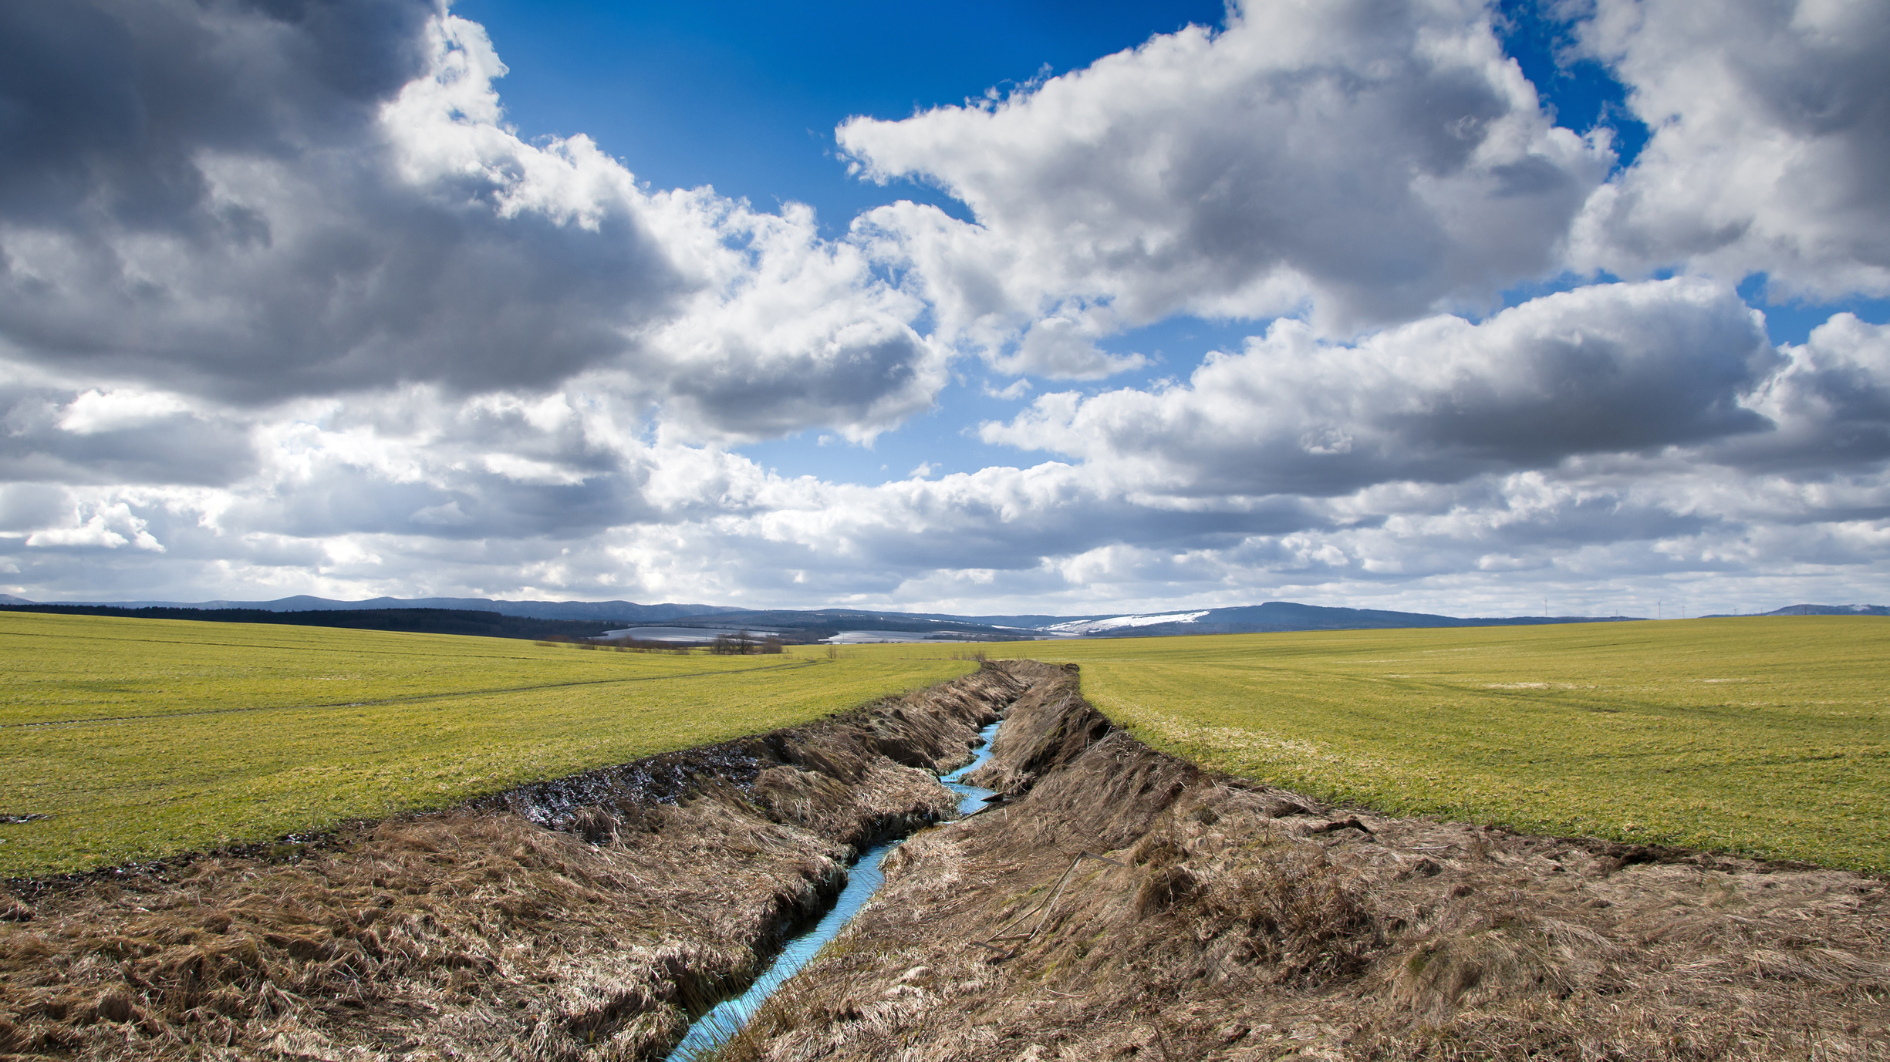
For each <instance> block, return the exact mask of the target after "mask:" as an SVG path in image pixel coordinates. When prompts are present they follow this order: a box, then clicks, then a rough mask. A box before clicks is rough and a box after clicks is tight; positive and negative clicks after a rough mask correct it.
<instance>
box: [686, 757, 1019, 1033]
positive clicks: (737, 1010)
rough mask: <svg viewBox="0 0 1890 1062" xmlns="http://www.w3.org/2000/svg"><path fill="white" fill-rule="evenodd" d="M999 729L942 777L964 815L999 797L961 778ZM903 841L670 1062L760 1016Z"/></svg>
mask: <svg viewBox="0 0 1890 1062" xmlns="http://www.w3.org/2000/svg"><path fill="white" fill-rule="evenodd" d="M997 730H998V724H997V723H992V724H991V725H990V726H987V727H985V728H984V729H983V730H980V731H979V732H978V737H979V738H980V743H979V745H978V747H977V748H976V749H975V750H973V751H974V753H975V755H974V756H973V758H972V761H971V762H970V763H968V764H966V765H964V766H963V767H960V768H959V769H957V770H955V771H953V772H952V773H950V774H948V775H945V776H944V777H943V778H941V779H939V780H940V781H941V782H944V783H945V785H946V787H947V788H949V789H951V790H952V791H953V792H955V793H957V794H958V812H959V814H961V815H969V814H971V813H972V812H974V811H977V810H978V809H979V808H981V807H983V806H984V802H985V800H986V799H987V798H989V797H991V796H993V795H994V794H993V793H992V791H991V790H989V789H980V788H978V787H977V786H975V785H966V784H965V783H964V782H963V781H961V779H963V778H964V777H965V775H967V774H970V773H971V772H972V771H975V770H977V769H978V768H979V767H982V766H984V761H986V760H988V759H990V758H991V739H992V738H994V737H996V736H997ZM901 843H903V842H901V841H891V842H888V843H886V844H882V845H877V846H875V847H872V848H869V849H867V850H866V851H865V852H862V853H860V858H859V860H858V861H856V862H855V863H854V864H853V867H852V869H851V870H850V871H849V872H848V874H847V885H846V888H844V889H842V890H840V898H839V899H837V900H835V901H834V905H833V909H832V910H830V911H828V912H827V913H826V914H824V915H822V916H821V919H820V921H819V922H817V923H815V924H814V928H812V929H810V930H808V931H807V932H805V933H802V934H801V935H799V936H797V937H794V938H793V939H791V940H789V941H788V942H787V946H786V947H784V948H782V949H781V953H780V954H779V955H776V956H775V957H774V961H773V962H772V963H769V964H768V968H767V969H766V970H764V971H762V974H761V976H760V977H758V978H756V979H755V983H754V984H752V985H750V986H749V987H748V991H746V992H743V993H742V994H741V995H739V996H736V997H734V998H733V999H725V1000H723V1001H722V1002H720V1003H718V1004H716V1005H715V1007H714V1008H713V1009H711V1010H710V1011H709V1012H708V1013H707V1014H704V1015H703V1016H702V1017H700V1018H697V1019H696V1020H695V1022H694V1023H693V1024H691V1025H690V1026H689V1035H688V1036H685V1037H684V1038H683V1041H682V1043H679V1044H677V1045H676V1047H675V1049H674V1050H673V1051H671V1052H670V1053H669V1060H668V1062H695V1059H696V1058H697V1056H699V1055H702V1054H704V1053H706V1052H708V1051H710V1050H711V1049H713V1048H715V1047H716V1046H718V1045H720V1044H722V1043H723V1042H724V1041H726V1040H727V1039H728V1038H729V1037H731V1036H734V1035H735V1034H736V1033H738V1032H740V1031H741V1028H742V1026H744V1025H746V1024H748V1019H750V1018H752V1017H754V1015H755V1011H757V1010H759V1009H761V1004H762V1003H764V1002H766V1001H767V999H768V997H769V996H771V995H773V994H774V990H775V989H777V988H779V987H781V985H782V984H783V983H784V982H786V981H787V979H788V978H790V977H793V976H794V974H795V973H796V972H797V971H798V970H800V968H801V967H803V966H805V965H807V961H808V960H809V959H812V958H813V957H814V955H815V954H816V953H817V952H819V951H820V949H821V948H822V947H825V946H826V944H827V942H828V941H830V940H832V939H833V938H834V937H836V936H838V935H839V934H840V931H841V930H842V929H844V928H846V924H847V923H848V922H850V921H852V920H853V916H854V915H856V914H858V913H859V911H860V908H861V907H864V906H865V905H866V901H867V899H868V898H869V897H871V896H872V895H873V893H874V892H877V891H878V890H879V886H880V882H882V881H884V880H885V878H884V876H883V875H881V874H880V872H879V864H880V861H881V860H883V859H885V858H886V853H888V852H890V851H892V850H893V849H894V848H897V847H899V845H900V844H901Z"/></svg>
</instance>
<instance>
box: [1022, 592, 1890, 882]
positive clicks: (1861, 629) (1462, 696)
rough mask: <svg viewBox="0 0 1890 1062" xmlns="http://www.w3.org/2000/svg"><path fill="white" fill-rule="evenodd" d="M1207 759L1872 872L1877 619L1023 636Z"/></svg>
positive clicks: (1426, 802)
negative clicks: (1055, 638)
mask: <svg viewBox="0 0 1890 1062" xmlns="http://www.w3.org/2000/svg"><path fill="white" fill-rule="evenodd" d="M1029 652H1030V655H1032V656H1035V657H1037V658H1038V659H1042V660H1053V661H1059V662H1061V661H1074V662H1076V663H1078V664H1079V665H1080V666H1081V667H1082V681H1083V690H1084V693H1085V695H1086V696H1088V697H1089V699H1090V700H1091V701H1092V702H1093V703H1095V704H1096V706H1097V707H1098V708H1100V709H1102V710H1103V711H1104V712H1106V713H1108V714H1109V716H1110V717H1111V718H1113V719H1115V720H1116V721H1117V722H1119V723H1122V724H1123V725H1125V726H1128V727H1130V728H1131V729H1132V730H1133V731H1134V732H1135V733H1136V735H1137V736H1138V737H1140V738H1142V739H1143V740H1144V741H1146V742H1148V743H1149V744H1151V745H1154V746H1156V747H1158V748H1162V749H1164V750H1167V751H1169V752H1173V753H1176V754H1179V755H1182V756H1184V757H1186V758H1188V759H1190V760H1193V761H1194V762H1196V763H1199V764H1201V765H1203V766H1206V767H1210V768H1215V769H1219V770H1223V771H1227V772H1229V773H1233V774H1238V775H1241V776H1245V777H1248V778H1253V779H1258V780H1261V781H1265V782H1270V783H1273V784H1276V785H1280V786H1285V787H1288V788H1292V789H1295V790H1298V791H1301V792H1305V793H1309V794H1312V795H1316V796H1318V797H1321V798H1323V799H1328V800H1334V801H1340V802H1348V803H1356V804H1361V805H1365V806H1368V807H1373V808H1377V809H1380V810H1383V811H1387V812H1392V813H1398V814H1414V815H1415V814H1429V815H1437V816H1444V817H1449V818H1454V819H1463V820H1468V821H1473V822H1483V823H1489V824H1500V825H1505V826H1509V827H1512V828H1515V829H1518V830H1523V831H1527V832H1532V833H1547V834H1558V835H1571V836H1596V837H1606V838H1613V839H1617V840H1626V841H1639V842H1645V843H1664V844H1674V845H1683V846H1688V847H1698V848H1710V849H1715V850H1719V851H1726V852H1734V853H1742V854H1747V855H1755V856H1761V857H1769V858H1781V859H1796V860H1804V861H1808V862H1814V863H1819V864H1823V865H1826V866H1834V867H1844V868H1850V869H1857V870H1867V871H1876V872H1885V871H1890V620H1885V619H1879V618H1870V617H1835V616H1832V617H1826V616H1792V617H1777V618H1769V617H1768V618H1743V619H1725V620H1675V621H1667V622H1660V623H1597V624H1570V625H1560V626H1550V627H1488V628H1470V629H1454V630H1405V631H1345V632H1330V633H1328V632H1316V633H1293V634H1251V635H1222V636H1211V637H1190V638H1139V639H1109V640H1100V641H1091V642H1057V643H1037V644H1034V645H1032V646H1030V650H1029Z"/></svg>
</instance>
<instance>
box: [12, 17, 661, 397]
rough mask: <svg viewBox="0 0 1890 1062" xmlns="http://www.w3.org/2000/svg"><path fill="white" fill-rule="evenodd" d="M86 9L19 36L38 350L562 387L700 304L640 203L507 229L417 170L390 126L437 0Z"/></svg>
mask: <svg viewBox="0 0 1890 1062" xmlns="http://www.w3.org/2000/svg"><path fill="white" fill-rule="evenodd" d="M69 6H70V11H69V12H68V5H59V8H58V9H57V11H58V13H57V14H53V13H52V12H54V10H55V9H54V8H53V7H50V6H47V5H36V4H24V5H11V6H10V7H8V9H7V11H8V14H7V15H6V16H5V17H6V18H7V19H9V20H10V23H11V24H10V25H7V26H5V27H4V30H3V31H0V40H4V41H6V42H7V43H6V45H5V47H6V48H7V49H8V50H9V52H11V53H12V55H11V58H13V59H17V60H19V62H18V64H17V65H16V64H13V63H9V62H7V61H6V57H0V70H7V71H10V73H8V74H6V75H3V76H5V78H6V81H5V83H4V84H0V93H3V94H4V99H0V130H4V136H5V141H4V142H5V145H6V148H5V150H4V151H0V159H3V160H4V161H3V162H0V336H4V337H5V339H6V340H8V341H10V342H11V344H12V345H13V346H14V347H15V349H16V351H17V352H18V354H20V355H22V356H25V357H27V358H31V359H35V360H38V361H41V362H43V363H46V364H48V365H54V366H58V367H59V368H61V369H63V370H65V371H67V372H74V371H80V372H87V373H92V374H99V375H110V376H115V377H118V378H132V379H141V380H146V381H154V382H160V383H162V384H164V385H166V386H169V387H173V388H180V387H181V388H188V389H191V390H195V391H198V392H202V393H207V394H212V395H215V396H217V397H220V398H222V399H225V400H230V401H238V402H267V401H271V400H275V399H278V398H281V397H284V396H288V395H297V394H311V393H330V392H337V391H348V390H357V389H363V388H372V387H379V386H385V385H388V384H392V383H397V382H402V381H434V382H439V383H442V384H445V385H447V386H449V387H451V388H453V389H456V390H461V391H479V390H487V389H492V388H501V387H528V388H545V387H549V386H553V385H555V384H556V383H557V382H558V381H560V380H562V379H564V378H566V377H568V376H570V375H572V374H573V373H575V372H578V371H580V370H582V369H583V368H585V367H587V366H590V365H594V364H597V363H599V362H602V361H605V360H607V359H610V358H613V357H616V356H620V355H622V354H624V353H625V352H627V351H631V350H633V349H634V348H635V333H636V332H638V331H639V330H641V329H645V328H647V327H648V326H649V325H651V324H652V323H654V322H658V321H661V320H663V319H665V318H666V317H667V316H668V315H670V314H671V313H672V312H673V309H674V307H673V302H674V300H675V298H676V297H678V296H679V295H680V294H681V293H682V292H683V291H685V290H686V289H687V287H688V285H687V284H686V283H685V282H684V281H682V280H681V279H680V277H679V276H678V274H677V273H676V271H675V269H674V268H673V267H672V265H671V264H670V262H669V260H668V259H667V258H666V256H665V254H664V252H663V251H662V249H661V248H660V247H659V246H657V245H656V243H655V242H654V240H653V239H652V238H651V237H649V236H648V235H647V234H646V233H645V232H644V231H643V229H642V225H641V223H640V222H639V221H638V220H637V219H636V218H634V217H632V216H629V215H628V214H626V213H625V212H623V211H622V210H618V211H616V212H607V213H606V214H605V215H604V216H603V217H601V218H599V219H597V221H596V223H595V224H594V225H593V226H591V227H586V226H583V225H578V224H570V223H560V222H559V221H558V220H554V219H553V218H552V217H548V216H546V215H545V214H544V213H540V212H529V211H527V212H520V213H517V214H515V215H514V216H502V215H501V214H500V213H499V212H497V211H496V210H495V204H494V203H493V202H492V201H491V196H492V189H491V188H490V187H489V186H487V185H486V184H482V183H481V182H470V183H469V182H465V181H461V182H459V183H458V184H457V185H455V184H453V183H451V182H447V183H443V184H440V185H437V186H430V187H417V186H414V185H412V184H410V183H408V182H405V181H403V180H401V179H399V178H398V176H397V175H396V174H395V172H394V163H393V161H392V159H391V157H390V156H389V154H388V147H387V143H386V133H385V131H384V130H382V129H381V128H380V127H379V125H378V124H377V123H378V122H379V114H380V110H379V108H380V106H381V105H382V104H383V103H385V102H386V101H387V100H388V99H389V98H391V96H392V95H393V94H394V93H395V92H396V90H398V89H399V88H400V87H401V86H402V85H403V84H404V83H406V82H408V81H410V80H411V79H413V78H415V77H417V76H419V75H420V74H421V73H423V72H424V63H423V60H424V58H425V57H424V54H423V49H422V47H421V45H422V43H423V40H422V30H423V28H424V24H425V22H426V20H427V19H428V18H430V17H432V16H433V15H434V13H435V9H434V8H433V6H432V5H430V4H427V3H421V2H403V0H359V2H340V3H316V2H309V3H289V2H283V3H273V4H236V3H211V4H205V5H194V4H188V3H182V2H175V0H174V2H151V3H124V4H112V3H90V4H86V3H75V4H73V5H69ZM153 241H155V243H154V242H153Z"/></svg>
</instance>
